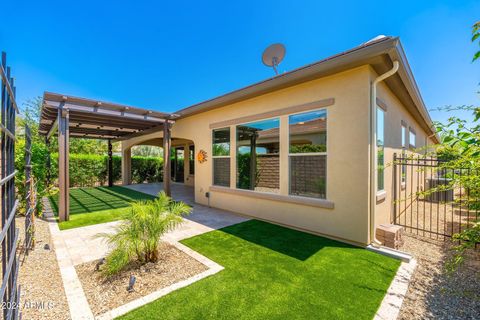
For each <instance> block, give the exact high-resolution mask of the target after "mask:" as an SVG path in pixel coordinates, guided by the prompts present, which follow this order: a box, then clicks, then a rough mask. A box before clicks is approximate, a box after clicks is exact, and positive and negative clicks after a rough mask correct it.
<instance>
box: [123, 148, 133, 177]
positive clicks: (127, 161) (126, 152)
mask: <svg viewBox="0 0 480 320" xmlns="http://www.w3.org/2000/svg"><path fill="white" fill-rule="evenodd" d="M131 183H132V149H131V148H126V149H124V148H123V146H122V184H123V185H124V186H125V185H129V184H131Z"/></svg>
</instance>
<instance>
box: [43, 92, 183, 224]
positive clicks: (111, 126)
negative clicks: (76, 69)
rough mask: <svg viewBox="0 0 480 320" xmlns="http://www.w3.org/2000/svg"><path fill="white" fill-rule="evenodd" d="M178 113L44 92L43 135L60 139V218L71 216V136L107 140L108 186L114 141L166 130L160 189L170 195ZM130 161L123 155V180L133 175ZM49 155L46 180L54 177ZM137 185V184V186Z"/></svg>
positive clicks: (110, 177) (65, 218) (111, 175)
mask: <svg viewBox="0 0 480 320" xmlns="http://www.w3.org/2000/svg"><path fill="white" fill-rule="evenodd" d="M175 118H176V115H175V114H169V113H163V112H157V111H152V110H145V109H141V108H135V107H132V106H126V105H120V104H114V103H110V102H105V101H98V100H92V99H84V98H78V97H72V96H67V95H62V94H57V93H50V92H45V94H44V96H43V104H42V110H41V116H40V126H39V132H40V134H42V135H44V136H45V143H46V145H47V146H50V142H51V139H53V138H54V137H55V136H57V138H58V157H59V159H58V175H59V176H58V184H59V196H58V215H59V220H60V221H68V220H69V216H70V203H69V194H70V185H69V139H70V137H72V138H87V139H89V138H90V139H103V140H107V142H108V186H109V187H112V186H113V173H112V172H113V160H112V142H113V141H122V140H126V139H130V138H132V137H136V136H138V135H142V134H144V133H147V132H158V131H160V132H163V139H162V144H163V145H162V146H163V155H164V160H165V161H164V162H163V183H162V184H161V189H162V190H164V191H165V193H166V194H167V195H169V196H171V188H172V187H171V162H170V150H171V145H172V139H171V128H172V126H173V125H174V123H175V120H174V119H175ZM130 162H131V160H130V158H129V157H125V156H123V157H122V176H123V177H122V178H123V179H122V180H123V181H128V179H125V176H127V177H128V175H129V174H130V173H129V172H127V171H128V170H130V165H131V163H130ZM50 166H51V160H50V154H49V155H48V159H47V168H46V169H47V180H48V181H47V182H50V181H49V180H50V179H51V174H50V172H51V168H50ZM137 188H138V187H137Z"/></svg>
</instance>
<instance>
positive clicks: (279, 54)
mask: <svg viewBox="0 0 480 320" xmlns="http://www.w3.org/2000/svg"><path fill="white" fill-rule="evenodd" d="M286 51H287V50H286V49H285V46H284V45H283V44H281V43H275V44H272V45H270V46H268V48H267V49H265V51H263V54H262V61H263V64H264V65H266V66H267V67H272V68H273V70H274V71H275V74H278V70H277V67H278V65H279V64H280V62H282V60H283V58H284V57H285V52H286Z"/></svg>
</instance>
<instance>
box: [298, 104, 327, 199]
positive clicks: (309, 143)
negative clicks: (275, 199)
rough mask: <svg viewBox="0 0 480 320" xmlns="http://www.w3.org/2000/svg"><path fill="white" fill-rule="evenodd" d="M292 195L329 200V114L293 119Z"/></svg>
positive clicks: (304, 114) (313, 112) (319, 112)
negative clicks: (327, 192) (327, 191)
mask: <svg viewBox="0 0 480 320" xmlns="http://www.w3.org/2000/svg"><path fill="white" fill-rule="evenodd" d="M288 124H289V140H290V142H289V161H290V194H291V195H297V196H304V197H314V198H322V199H325V198H326V190H327V111H326V110H318V111H311V112H306V113H301V114H295V115H291V116H289V119H288Z"/></svg>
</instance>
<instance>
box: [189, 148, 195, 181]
mask: <svg viewBox="0 0 480 320" xmlns="http://www.w3.org/2000/svg"><path fill="white" fill-rule="evenodd" d="M188 148H189V149H190V153H189V157H188V162H189V171H190V172H189V173H190V174H191V175H194V174H195V146H189V147H188Z"/></svg>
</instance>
